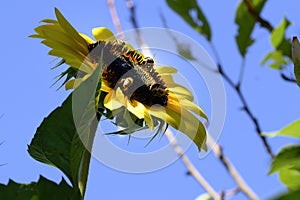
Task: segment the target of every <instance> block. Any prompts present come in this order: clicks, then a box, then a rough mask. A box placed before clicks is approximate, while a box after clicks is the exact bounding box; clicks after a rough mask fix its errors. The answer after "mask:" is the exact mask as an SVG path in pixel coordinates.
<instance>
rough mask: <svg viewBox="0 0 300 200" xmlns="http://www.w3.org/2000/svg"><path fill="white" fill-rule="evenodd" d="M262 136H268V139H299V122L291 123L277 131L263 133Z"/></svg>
mask: <svg viewBox="0 0 300 200" xmlns="http://www.w3.org/2000/svg"><path fill="white" fill-rule="evenodd" d="M264 135H268V136H269V137H274V136H277V135H280V136H289V137H295V138H300V120H296V121H294V122H292V123H291V124H289V125H287V126H286V127H284V128H283V129H281V130H279V131H274V132H269V133H264Z"/></svg>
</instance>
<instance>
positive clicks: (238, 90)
mask: <svg viewBox="0 0 300 200" xmlns="http://www.w3.org/2000/svg"><path fill="white" fill-rule="evenodd" d="M209 44H210V46H211V48H212V50H213V53H214V54H215V57H216V59H217V68H218V70H219V73H220V74H221V76H222V77H223V78H224V80H225V81H227V82H228V84H229V85H230V86H231V87H232V88H233V89H234V90H235V92H236V93H237V95H238V97H239V99H240V101H241V102H242V105H243V110H244V111H245V112H246V114H247V115H248V116H249V118H250V119H251V121H252V122H253V124H254V126H255V130H256V133H257V135H258V136H259V137H260V139H261V141H262V143H263V145H264V147H265V149H266V151H267V153H268V154H269V155H270V157H271V158H272V159H273V158H274V154H273V152H272V148H271V146H270V145H269V143H268V141H267V138H266V136H264V135H262V129H261V127H260V124H259V122H258V120H257V118H256V117H255V116H254V114H253V113H252V111H251V110H250V108H249V105H248V103H247V101H246V99H245V97H244V95H243V93H242V91H241V83H242V80H243V79H242V78H243V74H242V73H243V72H244V68H243V66H242V68H241V70H242V72H241V73H240V77H239V80H238V83H237V84H236V83H234V82H233V80H232V79H231V78H230V76H229V75H228V74H227V73H226V72H225V71H224V70H223V66H222V64H221V61H220V59H219V58H220V56H219V54H218V52H217V50H216V49H215V47H214V45H213V44H212V43H211V42H210V43H209ZM243 62H244V61H243ZM243 65H244V63H243Z"/></svg>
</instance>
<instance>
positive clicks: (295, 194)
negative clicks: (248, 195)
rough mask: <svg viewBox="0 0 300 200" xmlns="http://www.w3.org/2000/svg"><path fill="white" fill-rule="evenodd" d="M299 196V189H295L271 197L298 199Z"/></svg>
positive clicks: (276, 199)
mask: <svg viewBox="0 0 300 200" xmlns="http://www.w3.org/2000/svg"><path fill="white" fill-rule="evenodd" d="M299 196H300V190H297V191H291V192H288V193H286V194H282V195H280V196H278V197H276V198H273V199H274V200H299Z"/></svg>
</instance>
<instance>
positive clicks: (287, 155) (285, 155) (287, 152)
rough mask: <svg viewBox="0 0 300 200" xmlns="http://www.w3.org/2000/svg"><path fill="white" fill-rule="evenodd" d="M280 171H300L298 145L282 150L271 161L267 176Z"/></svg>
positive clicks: (299, 147)
mask: <svg viewBox="0 0 300 200" xmlns="http://www.w3.org/2000/svg"><path fill="white" fill-rule="evenodd" d="M281 169H295V170H300V145H289V146H286V147H284V148H282V149H281V150H280V152H279V153H278V155H277V156H276V157H275V158H274V159H273V161H272V164H271V169H270V171H269V174H272V173H274V172H276V171H279V170H281Z"/></svg>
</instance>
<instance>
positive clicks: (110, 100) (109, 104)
mask: <svg viewBox="0 0 300 200" xmlns="http://www.w3.org/2000/svg"><path fill="white" fill-rule="evenodd" d="M114 96H115V93H114V91H113V90H112V91H111V92H109V93H108V94H107V95H106V96H105V98H104V101H103V104H104V106H105V107H106V108H107V109H109V110H116V109H118V108H121V107H122V106H123V104H122V103H120V102H119V101H116V100H115V98H114Z"/></svg>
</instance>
